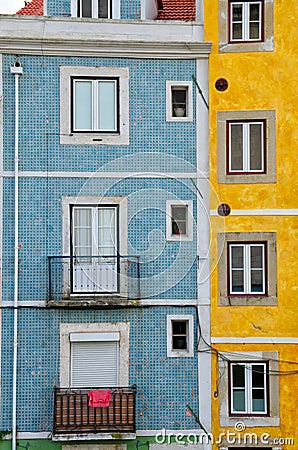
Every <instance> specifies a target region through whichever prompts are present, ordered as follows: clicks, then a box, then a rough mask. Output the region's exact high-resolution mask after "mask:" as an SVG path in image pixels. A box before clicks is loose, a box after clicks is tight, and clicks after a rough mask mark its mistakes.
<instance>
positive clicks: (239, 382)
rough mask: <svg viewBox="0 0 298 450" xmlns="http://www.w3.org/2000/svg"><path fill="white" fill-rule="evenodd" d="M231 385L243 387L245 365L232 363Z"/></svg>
mask: <svg viewBox="0 0 298 450" xmlns="http://www.w3.org/2000/svg"><path fill="white" fill-rule="evenodd" d="M232 375H233V387H243V388H244V387H245V366H243V365H240V364H234V365H233V366H232Z"/></svg>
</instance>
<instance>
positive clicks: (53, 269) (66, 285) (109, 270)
mask: <svg viewBox="0 0 298 450" xmlns="http://www.w3.org/2000/svg"><path fill="white" fill-rule="evenodd" d="M48 271H49V300H50V301H59V300H62V299H70V298H76V297H77V298H78V297H80V298H83V299H84V298H86V297H88V298H93V297H94V298H96V297H98V296H106V295H110V296H111V295H112V296H119V297H123V298H126V299H139V298H140V267H139V258H138V257H137V256H120V255H117V256H79V257H78V256H49V257H48Z"/></svg>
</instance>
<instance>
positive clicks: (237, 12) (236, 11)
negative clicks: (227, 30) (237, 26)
mask: <svg viewBox="0 0 298 450" xmlns="http://www.w3.org/2000/svg"><path fill="white" fill-rule="evenodd" d="M242 8H243V6H242V5H237V4H236V5H232V19H233V22H235V21H237V22H239V21H240V22H241V21H242V20H243V10H242Z"/></svg>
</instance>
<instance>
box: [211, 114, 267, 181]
mask: <svg viewBox="0 0 298 450" xmlns="http://www.w3.org/2000/svg"><path fill="white" fill-rule="evenodd" d="M217 156H218V171H217V173H218V182H219V183H227V184H233V183H234V184H244V183H263V184H264V183H275V182H276V144H275V111H270V110H264V111H220V112H218V113H217Z"/></svg>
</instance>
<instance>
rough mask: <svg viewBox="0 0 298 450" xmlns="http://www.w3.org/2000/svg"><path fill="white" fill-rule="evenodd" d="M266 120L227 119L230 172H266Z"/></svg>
mask: <svg viewBox="0 0 298 450" xmlns="http://www.w3.org/2000/svg"><path fill="white" fill-rule="evenodd" d="M265 132H266V121H265V120H261V121H249V122H241V121H227V137H228V152H227V154H228V155H227V156H228V161H227V173H228V174H234V175H236V174H244V173H251V174H253V173H256V174H257V173H260V174H262V173H265V172H266V170H265V142H266V136H265Z"/></svg>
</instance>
